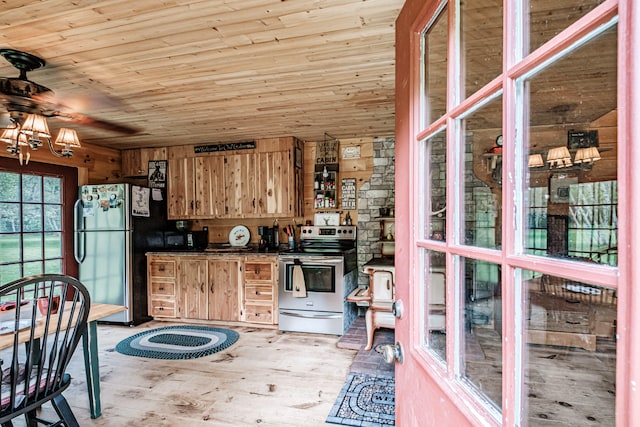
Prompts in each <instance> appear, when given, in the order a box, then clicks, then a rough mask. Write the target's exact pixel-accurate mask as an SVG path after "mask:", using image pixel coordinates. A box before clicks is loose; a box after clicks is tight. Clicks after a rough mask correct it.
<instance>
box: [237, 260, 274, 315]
mask: <svg viewBox="0 0 640 427" xmlns="http://www.w3.org/2000/svg"><path fill="white" fill-rule="evenodd" d="M277 267H278V257H276V256H273V257H267V256H263V257H256V258H252V257H248V256H247V257H246V258H245V261H244V268H243V285H244V288H243V291H244V298H243V303H244V304H243V310H242V320H244V321H246V322H253V323H265V324H269V325H276V324H277V323H278V274H277Z"/></svg>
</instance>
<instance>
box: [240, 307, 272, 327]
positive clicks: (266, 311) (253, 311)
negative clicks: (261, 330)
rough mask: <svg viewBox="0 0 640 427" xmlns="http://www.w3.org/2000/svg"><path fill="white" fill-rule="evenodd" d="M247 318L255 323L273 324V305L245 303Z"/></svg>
mask: <svg viewBox="0 0 640 427" xmlns="http://www.w3.org/2000/svg"><path fill="white" fill-rule="evenodd" d="M245 320H246V321H247V322H254V323H268V324H270V325H272V324H273V306H271V305H256V304H245Z"/></svg>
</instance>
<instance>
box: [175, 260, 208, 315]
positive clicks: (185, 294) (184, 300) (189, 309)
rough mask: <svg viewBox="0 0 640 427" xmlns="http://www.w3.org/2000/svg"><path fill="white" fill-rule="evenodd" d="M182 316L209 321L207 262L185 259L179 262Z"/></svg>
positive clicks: (180, 308)
mask: <svg viewBox="0 0 640 427" xmlns="http://www.w3.org/2000/svg"><path fill="white" fill-rule="evenodd" d="M178 288H179V289H180V300H179V310H180V316H179V317H182V318H185V319H207V295H208V288H207V260H206V258H192V257H183V258H180V260H179V262H178Z"/></svg>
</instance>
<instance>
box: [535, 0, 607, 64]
mask: <svg viewBox="0 0 640 427" xmlns="http://www.w3.org/2000/svg"><path fill="white" fill-rule="evenodd" d="M602 2H604V0H562V1H561V2H557V1H551V2H546V1H530V2H528V3H529V6H530V10H529V42H530V48H529V52H533V51H534V50H536V49H537V48H539V47H540V46H542V45H543V44H544V43H545V42H548V41H549V40H551V39H552V38H553V37H555V36H556V35H558V34H560V32H562V31H563V30H564V29H566V28H567V27H568V26H569V25H571V24H573V23H574V22H576V21H577V20H578V19H580V18H582V17H583V16H584V15H586V14H587V13H589V12H591V11H592V10H593V9H594V8H595V7H596V6H597V5H599V4H600V3H602Z"/></svg>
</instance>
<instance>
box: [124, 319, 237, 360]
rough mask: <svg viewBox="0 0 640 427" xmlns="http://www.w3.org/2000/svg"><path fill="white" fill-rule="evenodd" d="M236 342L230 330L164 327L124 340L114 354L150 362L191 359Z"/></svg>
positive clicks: (235, 335) (222, 348) (188, 326)
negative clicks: (147, 358) (145, 359)
mask: <svg viewBox="0 0 640 427" xmlns="http://www.w3.org/2000/svg"><path fill="white" fill-rule="evenodd" d="M237 340H238V333H237V332H236V331H232V330H231V329H224V328H212V327H207V326H193V325H184V326H167V327H164V328H157V329H150V330H148V331H144V332H140V333H138V334H135V335H133V336H131V337H129V338H126V339H124V340H122V341H120V342H119V343H118V345H116V351H118V353H122V354H126V355H129V356H138V357H149V358H152V359H194V358H196V357H203V356H208V355H210V354H213V353H215V352H218V351H220V350H224V349H225V348H227V347H229V346H231V345H232V344H233V343H235V342H236V341H237Z"/></svg>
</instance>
